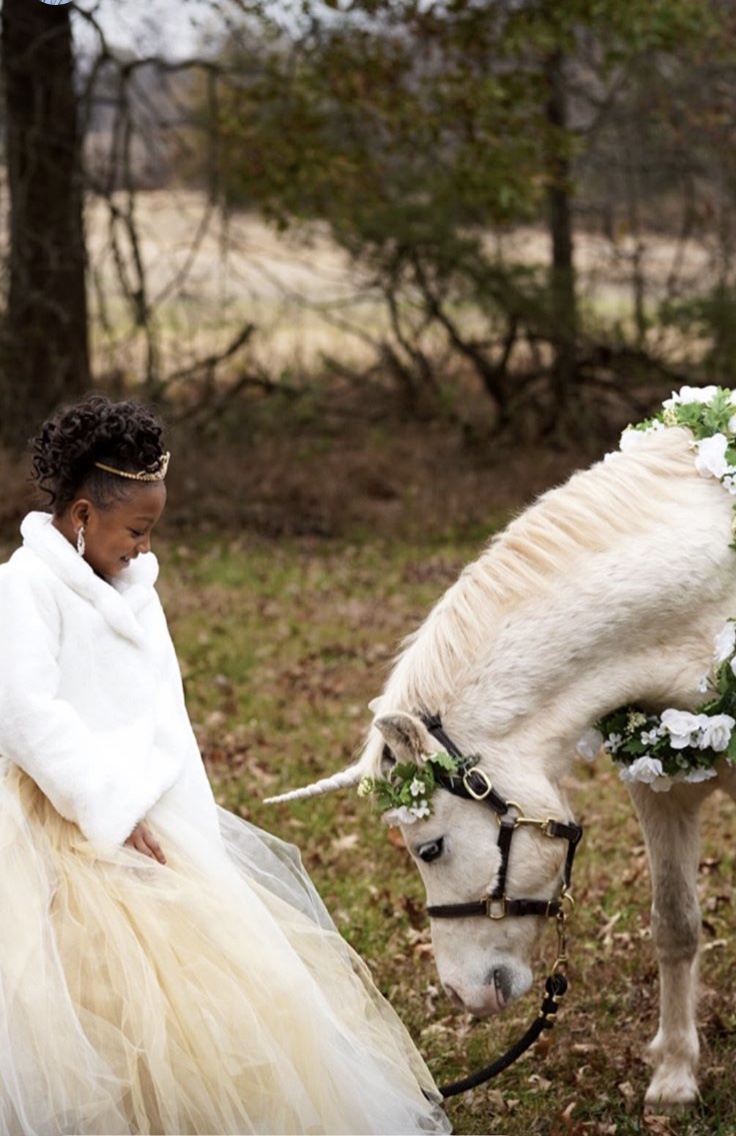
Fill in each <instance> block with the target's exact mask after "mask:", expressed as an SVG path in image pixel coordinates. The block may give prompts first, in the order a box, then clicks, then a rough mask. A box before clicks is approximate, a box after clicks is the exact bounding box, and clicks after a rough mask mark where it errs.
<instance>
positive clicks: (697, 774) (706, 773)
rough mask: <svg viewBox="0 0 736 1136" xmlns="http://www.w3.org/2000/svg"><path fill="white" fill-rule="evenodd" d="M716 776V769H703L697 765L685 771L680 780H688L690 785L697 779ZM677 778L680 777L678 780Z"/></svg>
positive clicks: (703, 779)
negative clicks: (687, 771)
mask: <svg viewBox="0 0 736 1136" xmlns="http://www.w3.org/2000/svg"><path fill="white" fill-rule="evenodd" d="M717 776H718V771H717V770H716V769H703V768H702V767H698V768H695V769H691V770H690V772H689V773H686V774H685V776H684V777H683V778H682V780H683V781H687V782H689V784H691V785H694V784H695V783H696V782H698V781H710V779H711V777H717ZM679 780H680V778H678V781H679Z"/></svg>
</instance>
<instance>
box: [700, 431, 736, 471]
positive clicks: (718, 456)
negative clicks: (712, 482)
mask: <svg viewBox="0 0 736 1136" xmlns="http://www.w3.org/2000/svg"><path fill="white" fill-rule="evenodd" d="M695 446H696V449H697V451H698V455H697V457H696V458H695V468H696V469H697V471H698V473H699V474H700V476H701V477H719V478H720V477H723V475H724V473H727V472H728V471H729V469H730V468H731V467H730V466H729V464H728V462H727V461H726V450H727V448H728V438H727V437H726V435H725V434H711V436H710V437H709V438H703V439H702V441H700V442H696V443H695Z"/></svg>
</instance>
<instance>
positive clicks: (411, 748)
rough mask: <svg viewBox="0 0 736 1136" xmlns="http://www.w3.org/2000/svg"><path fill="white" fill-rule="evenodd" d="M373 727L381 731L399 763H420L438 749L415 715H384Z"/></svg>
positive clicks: (397, 713)
mask: <svg viewBox="0 0 736 1136" xmlns="http://www.w3.org/2000/svg"><path fill="white" fill-rule="evenodd" d="M373 725H374V726H375V727H376V728H377V729H379V730H380V731H381V733H382V734H383V736H384V738H385V740H386V743H387V745H388V746H390V748H391V751H392V752H393V754H394V755H395V757H396V759H397V761H415V762H420V761H421V760H422V757H423V756H425V755H426V754H429V753H431V752H432V750H433V748H436V746H434V743H433V742H432V738H431V735H430V733H429V731H428V730H427V729H426V727H425V726H424V724H423V723H422V722H421V721H420V720H419V718H415V717H414V715H413V714H405V713H404V712H403V711H396V712H395V713H393V714H382V715H381V717H380V718H376V720H375V722H374V723H373Z"/></svg>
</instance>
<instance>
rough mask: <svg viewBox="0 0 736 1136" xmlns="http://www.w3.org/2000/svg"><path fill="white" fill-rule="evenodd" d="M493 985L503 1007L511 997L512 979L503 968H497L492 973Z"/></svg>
mask: <svg viewBox="0 0 736 1136" xmlns="http://www.w3.org/2000/svg"><path fill="white" fill-rule="evenodd" d="M491 983H492V985H493V988H494V990H495V991H496V996H497V997H498V1001H499V1003H500V1005H501V1006H503V1005H504V1004H505V1003H506V1002H508V1000H509V997H510V995H511V979H510V976H509V974H508V971H506V970H505V969H504V968H503V967H498V966H497V967H495V968H494V970H493V971H492V972H491Z"/></svg>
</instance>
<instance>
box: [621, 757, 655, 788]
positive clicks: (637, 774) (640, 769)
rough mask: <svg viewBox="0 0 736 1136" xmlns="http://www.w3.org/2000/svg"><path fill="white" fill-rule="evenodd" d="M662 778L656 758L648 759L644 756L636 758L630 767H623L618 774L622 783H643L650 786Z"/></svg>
mask: <svg viewBox="0 0 736 1136" xmlns="http://www.w3.org/2000/svg"><path fill="white" fill-rule="evenodd" d="M662 776H664V769H663V768H662V762H661V761H660V760H659V758H658V757H649V756H647V755H646V754H645V755H644V756H643V757H637V759H636V761H633V762H632V763H631V765H625V766H624V767H623V769H622V770H621V772H620V773H619V777H620V778H621V780H622V781H643V782H644V784H645V785H651V784H652V782H654V781H656V780H657V778H658V777H662Z"/></svg>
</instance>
